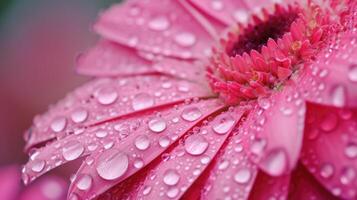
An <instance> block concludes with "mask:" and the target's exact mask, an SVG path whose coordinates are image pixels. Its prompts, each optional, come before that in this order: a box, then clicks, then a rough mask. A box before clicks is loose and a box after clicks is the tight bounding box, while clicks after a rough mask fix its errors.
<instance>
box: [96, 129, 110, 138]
mask: <svg viewBox="0 0 357 200" xmlns="http://www.w3.org/2000/svg"><path fill="white" fill-rule="evenodd" d="M107 135H108V132H107V131H105V130H99V131H97V132H96V133H95V136H96V137H97V138H105V137H107Z"/></svg>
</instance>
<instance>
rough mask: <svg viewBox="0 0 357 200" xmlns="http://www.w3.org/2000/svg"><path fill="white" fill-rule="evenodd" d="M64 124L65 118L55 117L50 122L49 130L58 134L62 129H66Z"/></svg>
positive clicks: (65, 122)
mask: <svg viewBox="0 0 357 200" xmlns="http://www.w3.org/2000/svg"><path fill="white" fill-rule="evenodd" d="M66 124H67V120H66V118H65V117H57V118H55V119H54V120H53V121H52V123H51V129H52V131H54V132H56V133H58V132H61V131H63V129H64V128H65V127H66Z"/></svg>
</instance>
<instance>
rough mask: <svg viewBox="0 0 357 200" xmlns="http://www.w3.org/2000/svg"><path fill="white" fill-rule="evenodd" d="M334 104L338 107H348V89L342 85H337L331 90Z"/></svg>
mask: <svg viewBox="0 0 357 200" xmlns="http://www.w3.org/2000/svg"><path fill="white" fill-rule="evenodd" d="M330 95H331V100H332V104H333V105H334V106H337V107H343V106H345V105H346V88H345V87H344V86H342V85H337V86H335V87H333V88H332V90H331V93H330Z"/></svg>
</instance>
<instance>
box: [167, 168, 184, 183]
mask: <svg viewBox="0 0 357 200" xmlns="http://www.w3.org/2000/svg"><path fill="white" fill-rule="evenodd" d="M179 180H180V175H179V174H178V173H177V171H176V170H173V169H168V170H166V172H165V174H164V178H163V181H164V183H165V184H166V185H170V186H173V185H176V184H177V183H178V182H179Z"/></svg>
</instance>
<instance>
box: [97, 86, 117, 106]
mask: <svg viewBox="0 0 357 200" xmlns="http://www.w3.org/2000/svg"><path fill="white" fill-rule="evenodd" d="M96 97H97V100H98V102H99V103H100V104H102V105H110V104H112V103H114V102H115V101H116V100H117V99H118V92H117V91H116V90H115V89H114V88H111V87H105V88H102V89H100V90H99V91H98V93H97V96H96Z"/></svg>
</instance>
